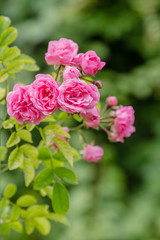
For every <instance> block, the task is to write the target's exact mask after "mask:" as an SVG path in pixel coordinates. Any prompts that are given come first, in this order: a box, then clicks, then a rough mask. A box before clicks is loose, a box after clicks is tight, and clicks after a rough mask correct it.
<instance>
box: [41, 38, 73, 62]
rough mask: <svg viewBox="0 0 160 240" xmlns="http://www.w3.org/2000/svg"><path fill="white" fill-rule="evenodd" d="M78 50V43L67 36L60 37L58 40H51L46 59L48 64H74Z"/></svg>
mask: <svg viewBox="0 0 160 240" xmlns="http://www.w3.org/2000/svg"><path fill="white" fill-rule="evenodd" d="M77 52H78V45H77V43H75V42H73V41H72V40H70V39H67V38H60V39H59V40H58V41H50V42H49V45H48V52H47V53H46V54H45V60H46V62H47V63H48V65H54V64H57V65H60V64H62V65H72V62H73V59H74V58H75V57H76V55H77Z"/></svg>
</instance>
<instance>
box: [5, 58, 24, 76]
mask: <svg viewBox="0 0 160 240" xmlns="http://www.w3.org/2000/svg"><path fill="white" fill-rule="evenodd" d="M23 67H24V64H23V63H22V62H21V61H18V60H15V61H13V62H12V63H11V64H8V68H7V71H8V73H16V72H20V71H22V70H23Z"/></svg>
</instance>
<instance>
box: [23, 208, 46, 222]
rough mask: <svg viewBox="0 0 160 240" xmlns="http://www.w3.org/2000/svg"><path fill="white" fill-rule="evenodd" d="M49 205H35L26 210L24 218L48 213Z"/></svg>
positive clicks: (42, 215)
mask: <svg viewBox="0 0 160 240" xmlns="http://www.w3.org/2000/svg"><path fill="white" fill-rule="evenodd" d="M48 213H49V212H48V205H33V206H31V207H29V208H28V209H27V211H25V213H24V214H23V217H24V218H27V219H29V218H34V217H44V216H47V215H48Z"/></svg>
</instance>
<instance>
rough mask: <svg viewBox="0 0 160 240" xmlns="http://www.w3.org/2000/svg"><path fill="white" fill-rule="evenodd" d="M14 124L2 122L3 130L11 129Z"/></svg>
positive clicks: (8, 121) (7, 121)
mask: <svg viewBox="0 0 160 240" xmlns="http://www.w3.org/2000/svg"><path fill="white" fill-rule="evenodd" d="M13 127H14V124H13V123H11V122H10V120H6V121H4V122H3V128H4V129H10V128H13Z"/></svg>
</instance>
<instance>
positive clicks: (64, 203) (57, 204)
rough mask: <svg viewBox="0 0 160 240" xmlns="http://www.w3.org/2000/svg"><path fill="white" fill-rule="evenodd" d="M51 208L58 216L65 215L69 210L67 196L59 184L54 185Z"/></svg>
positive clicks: (66, 192)
mask: <svg viewBox="0 0 160 240" xmlns="http://www.w3.org/2000/svg"><path fill="white" fill-rule="evenodd" d="M52 206H53V209H54V211H55V212H56V213H58V214H60V215H65V214H66V213H67V211H68V209H69V194H68V191H67V189H66V188H65V187H64V185H63V184H61V183H55V184H54V187H53V199H52Z"/></svg>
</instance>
